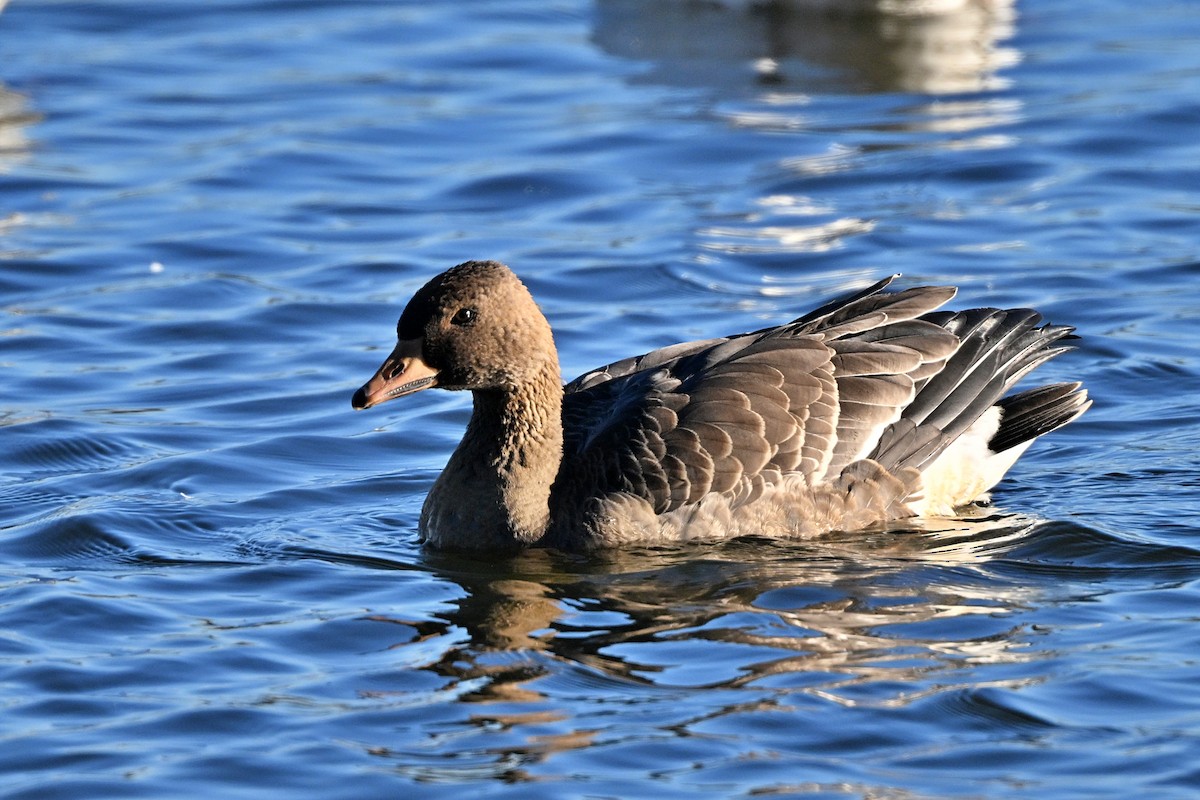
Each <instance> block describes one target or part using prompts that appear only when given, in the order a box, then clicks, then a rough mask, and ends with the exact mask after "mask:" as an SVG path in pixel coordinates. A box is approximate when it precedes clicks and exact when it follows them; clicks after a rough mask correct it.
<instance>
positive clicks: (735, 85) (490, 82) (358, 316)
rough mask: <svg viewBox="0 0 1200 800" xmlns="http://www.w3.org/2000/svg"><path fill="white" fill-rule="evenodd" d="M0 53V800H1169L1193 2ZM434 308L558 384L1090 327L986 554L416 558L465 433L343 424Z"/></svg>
mask: <svg viewBox="0 0 1200 800" xmlns="http://www.w3.org/2000/svg"><path fill="white" fill-rule="evenodd" d="M938 5H945V6H948V7H949V6H953V5H955V4H954V3H949V2H948V3H945V4H938ZM0 35H2V36H3V39H2V42H3V43H2V45H0V49H2V53H3V58H2V59H0V65H2V66H0V185H2V186H3V189H4V191H3V201H2V203H3V205H2V206H0V259H2V261H0V333H2V334H3V335H2V336H0V366H2V368H3V381H2V382H0V532H2V533H0V565H2V566H0V568H2V570H3V572H2V573H0V631H2V633H0V675H2V676H3V681H2V683H0V686H2V687H3V688H2V689H0V705H2V708H3V712H4V713H3V715H2V717H0V719H2V721H0V739H2V740H3V748H0V773H3V780H2V781H0V786H2V787H3V788H0V793H2V794H3V796H4V797H11V798H22V797H30V798H32V797H37V798H49V797H63V798H81V797H88V798H102V797H113V798H129V797H184V796H189V797H190V796H195V797H207V796H219V797H223V798H239V797H254V798H263V797H289V798H291V797H296V796H302V797H322V798H341V797H344V798H361V797H386V796H395V795H398V794H404V795H406V796H410V795H411V796H438V797H442V796H445V797H458V796H463V795H479V796H485V795H486V796H514V797H522V798H526V797H547V798H564V797H646V796H653V797H655V798H668V797H757V796H805V797H922V798H927V797H928V798H934V797H936V798H943V797H944V798H952V797H953V798H957V797H1029V796H1038V797H1088V798H1095V797H1106V796H1107V797H1122V798H1124V797H1134V796H1136V797H1147V798H1155V797H1186V796H1190V795H1191V794H1192V793H1193V792H1194V790H1195V788H1196V787H1197V786H1198V785H1200V773H1198V771H1197V767H1196V764H1197V763H1200V742H1198V735H1200V692H1197V691H1196V689H1195V688H1194V687H1195V684H1196V674H1197V673H1196V670H1197V667H1196V664H1197V659H1198V658H1200V634H1198V633H1197V631H1198V630H1200V628H1198V627H1197V625H1196V619H1197V612H1196V609H1197V608H1200V591H1198V587H1200V583H1198V581H1200V549H1198V547H1197V543H1196V542H1197V540H1196V539H1194V538H1193V537H1194V536H1196V535H1197V513H1198V511H1200V479H1198V477H1197V476H1198V474H1200V470H1198V464H1197V456H1196V453H1197V452H1198V451H1200V422H1198V420H1200V400H1198V399H1197V398H1198V397H1200V361H1198V355H1200V351H1198V348H1197V345H1196V331H1197V330H1200V328H1198V327H1197V324H1198V321H1200V293H1198V290H1197V281H1198V279H1200V255H1198V250H1200V245H1198V243H1200V201H1198V200H1197V196H1198V195H1197V191H1198V189H1200V166H1198V165H1200V144H1198V142H1200V137H1197V135H1196V131H1197V129H1198V128H1200V101H1198V100H1197V98H1200V57H1198V56H1197V53H1200V14H1197V13H1196V12H1195V11H1194V10H1193V9H1192V7H1191V6H1190V5H1188V4H1181V3H1171V2H1168V1H1167V0H1148V2H1147V3H1143V4H1140V5H1138V7H1137V9H1136V10H1132V9H1131V8H1130V7H1129V5H1128V4H1126V3H1118V2H1115V1H1113V2H1105V1H1101V2H1083V0H1066V1H1064V2H1055V3H1034V2H1018V3H1016V4H1015V5H1012V4H1009V3H1005V2H999V1H997V2H991V3H983V2H980V3H972V2H967V3H964V4H962V6H961V7H959V8H957V10H954V9H950V10H946V11H944V12H943V13H938V14H932V15H911V14H903V13H893V14H878V13H862V14H858V13H854V14H850V13H841V14H830V13H823V12H820V11H813V10H811V9H808V8H806V7H805V6H804V5H803V4H801V3H799V2H778V3H766V4H762V5H754V4H746V3H729V4H713V3H700V2H689V1H688V0H674V2H664V3H656V4H647V3H638V2H631V1H630V0H596V2H585V1H584V0H563V2H554V3H544V2H534V1H533V0H512V1H510V2H503V3H499V2H447V1H442V2H437V1H435V2H426V3H405V2H397V3H391V2H368V1H367V0H362V1H361V2H336V3H335V2H286V1H278V0H269V1H267V0H258V1H253V0H222V1H221V2H195V1H194V0H173V1H172V2H165V3H156V4H144V3H133V2H124V1H123V0H113V1H112V2H106V3H82V2H69V1H62V2H59V1H58V0H16V2H14V3H11V4H9V6H8V7H7V8H5V9H4V11H3V14H0ZM469 258H497V259H500V260H503V261H505V262H507V263H509V264H511V265H512V266H513V267H514V268H515V269H516V270H517V271H518V272H519V273H520V274H521V275H522V276H523V277H524V278H525V279H526V281H527V283H528V284H529V285H530V287H531V289H532V290H533V292H534V294H535V295H536V296H537V297H538V299H539V301H540V302H541V304H542V307H543V309H544V310H545V312H546V314H547V315H548V317H549V318H550V320H551V322H552V323H553V325H554V326H555V329H556V335H557V339H558V343H559V347H560V349H561V352H562V362H563V366H564V372H565V373H566V377H568V378H569V377H573V376H574V375H575V374H578V373H579V372H582V371H583V370H585V369H588V368H590V367H593V366H595V365H597V364H601V363H606V362H608V361H611V360H613V359H614V358H618V357H621V356H625V355H630V354H635V353H639V352H643V351H645V350H646V349H648V348H651V347H656V346H661V345H666V344H670V343H673V342H676V341H680V340H683V339H688V338H697V337H705V336H713V335H720V334H724V333H729V332H733V331H740V330H746V329H749V328H752V327H761V326H762V325H765V324H769V323H771V322H776V321H781V320H784V319H787V318H790V317H791V316H795V315H796V314H798V313H799V312H801V311H803V310H807V309H808V308H811V307H812V306H814V305H816V304H818V303H820V302H823V301H824V300H825V299H827V298H828V297H829V296H830V295H832V294H835V293H838V292H842V291H845V290H847V289H850V288H855V287H860V286H863V285H865V284H867V283H868V282H870V281H873V280H875V279H877V278H878V277H879V276H881V275H884V274H889V273H892V272H902V273H904V278H903V281H905V282H908V283H909V284H910V285H916V284H922V283H930V282H952V283H955V284H957V285H959V286H961V287H962V289H961V293H960V298H959V300H957V301H956V303H958V304H960V305H962V304H984V305H1005V306H1009V305H1011V306H1027V305H1030V306H1036V307H1037V308H1039V309H1041V310H1042V311H1044V312H1045V313H1046V314H1047V316H1048V317H1050V318H1051V319H1053V320H1054V321H1056V322H1062V323H1067V324H1072V325H1075V326H1077V327H1078V329H1079V332H1080V333H1081V334H1082V335H1083V337H1084V338H1083V339H1082V340H1081V341H1080V342H1079V343H1078V344H1079V349H1078V350H1077V351H1076V352H1074V353H1071V354H1069V355H1067V356H1064V357H1062V358H1060V359H1058V360H1056V361H1054V362H1053V363H1051V364H1049V365H1047V366H1046V367H1045V368H1043V369H1042V370H1040V371H1039V374H1041V375H1042V376H1043V377H1044V378H1045V379H1046V380H1067V379H1079V380H1083V381H1084V382H1085V383H1086V384H1087V385H1088V387H1089V389H1090V391H1091V393H1092V395H1093V396H1094V397H1095V399H1096V405H1095V407H1094V408H1093V409H1092V410H1091V411H1089V412H1088V414H1087V415H1086V416H1085V417H1083V418H1082V419H1081V420H1079V421H1078V422H1076V423H1074V424H1073V425H1071V426H1069V427H1068V428H1066V429H1064V430H1063V431H1060V432H1059V433H1056V434H1055V435H1054V436H1053V437H1050V438H1049V439H1047V440H1045V441H1043V442H1041V443H1039V444H1038V445H1037V446H1036V447H1035V448H1034V449H1032V450H1031V451H1030V452H1029V453H1028V454H1027V455H1026V456H1025V458H1024V459H1022V461H1021V463H1020V464H1019V466H1018V468H1017V469H1016V470H1015V471H1014V472H1013V474H1012V476H1011V478H1010V479H1009V480H1007V481H1006V482H1005V483H1004V484H1002V485H1001V487H1000V489H999V491H998V492H997V493H996V505H995V506H994V507H993V508H992V509H989V510H987V511H985V512H983V514H982V516H981V518H979V519H975V520H968V521H962V522H953V523H945V524H937V525H930V526H927V527H924V528H922V527H913V526H909V527H908V528H902V529H898V530H895V531H887V532H875V533H872V534H870V535H856V536H849V535H846V536H836V537H830V538H829V539H827V540H822V541H819V542H810V543H776V542H767V541H757V540H745V541H735V542H731V543H728V544H725V545H722V546H719V547H693V548H680V549H672V550H646V551H631V552H622V553H616V554H609V555H606V556H602V557H593V558H576V557H568V556H563V555H559V554H555V553H548V552H530V553H527V554H525V555H523V556H521V557H518V558H515V559H512V560H509V561H502V562H499V563H495V562H493V561H477V560H472V559H469V558H463V557H452V556H447V555H439V554H436V553H428V552H424V551H422V550H421V548H420V547H419V546H418V545H417V544H416V541H415V525H416V518H417V514H418V511H419V508H420V503H421V501H422V499H423V497H424V494H425V492H426V490H427V489H428V487H429V485H430V482H431V481H432V480H433V478H434V476H435V475H436V474H437V472H438V470H439V469H440V468H441V465H442V464H443V463H444V462H445V459H446V457H447V455H448V454H449V452H450V450H451V449H452V448H453V446H454V444H455V443H456V442H457V439H458V437H459V435H460V434H461V430H462V426H463V424H464V422H465V420H466V418H467V415H468V413H469V409H468V405H467V402H468V398H466V397H463V396H459V395H456V394H449V393H437V392H429V393H424V394H422V395H419V396H416V397H412V398H408V399H406V400H404V401H403V402H402V403H401V402H397V403H395V404H389V405H387V406H384V407H383V408H380V409H376V410H374V411H372V412H368V413H353V412H351V410H350V408H349V398H350V395H351V393H352V392H353V390H354V389H355V388H356V387H357V386H358V385H359V384H360V383H361V382H362V381H363V380H365V379H366V378H367V377H368V376H369V375H370V373H371V371H372V370H373V369H374V368H375V366H377V364H378V362H379V361H380V360H381V358H382V356H383V355H384V354H385V353H386V352H387V350H388V349H389V348H390V342H389V338H390V337H391V331H392V326H393V324H394V321H395V318H396V316H397V315H398V313H399V310H400V307H401V306H402V304H403V303H404V301H405V300H406V299H407V298H408V297H409V296H410V295H411V293H412V292H413V291H414V290H415V289H416V288H417V287H419V286H420V285H421V284H422V283H423V282H424V281H425V280H427V279H428V278H429V277H430V276H431V275H433V274H435V273H437V272H439V271H440V270H442V269H444V268H446V267H447V266H450V265H452V264H454V263H458V262H460V261H463V260H466V259H469Z"/></svg>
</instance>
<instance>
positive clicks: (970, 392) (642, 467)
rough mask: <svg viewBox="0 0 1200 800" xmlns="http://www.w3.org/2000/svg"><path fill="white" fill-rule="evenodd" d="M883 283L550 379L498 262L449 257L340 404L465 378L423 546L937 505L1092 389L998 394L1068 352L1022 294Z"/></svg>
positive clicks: (613, 534) (977, 481)
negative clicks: (770, 321)
mask: <svg viewBox="0 0 1200 800" xmlns="http://www.w3.org/2000/svg"><path fill="white" fill-rule="evenodd" d="M897 277H898V276H896V275H893V276H891V277H888V278H885V279H883V280H881V281H879V282H878V283H876V284H874V285H873V286H870V287H869V288H867V289H865V290H862V291H859V292H857V293H854V294H851V295H849V296H846V297H843V298H840V299H838V300H834V301H833V302H830V303H828V304H827V305H823V306H821V307H820V308H818V309H816V310H815V311H812V312H810V313H808V314H805V315H804V316H801V317H799V318H798V319H795V320H793V321H791V322H788V323H786V324H784V325H779V326H776V327H769V328H763V329H761V330H757V331H753V332H750V333H742V334H737V335H733V336H725V337H721V338H714V339H705V340H701V341H694V342H687V343H683V344H676V345H672V346H669V347H664V348H662V349H659V350H654V351H652V352H649V353H645V354H643V355H639V356H635V357H632V358H626V359H622V360H620V361H615V362H613V363H611V364H609V365H607V366H604V367H600V368H598V369H595V370H592V371H590V372H587V373H585V374H583V375H581V376H580V377H578V378H576V379H575V380H573V381H571V382H570V383H568V384H566V385H565V386H564V385H563V384H562V380H561V377H560V373H559V365H558V354H557V351H556V349H555V345H554V338H553V335H552V333H551V329H550V324H549V322H548V321H547V320H546V317H545V316H544V315H543V314H542V312H541V311H540V309H539V308H538V306H537V304H536V303H535V301H534V299H533V297H532V296H531V294H530V292H529V290H528V289H527V288H526V287H525V285H524V284H523V283H522V282H521V280H520V279H519V278H518V277H517V276H516V274H514V273H513V271H512V270H510V269H509V268H508V267H507V266H505V265H503V264H501V263H499V262H496V261H468V262H466V263H463V264H459V265H458V266H455V267H452V268H451V269H449V270H447V271H445V272H443V273H442V274H440V275H438V276H437V277H435V278H433V279H432V280H430V281H429V282H428V283H426V284H425V285H424V286H423V287H422V288H421V289H420V290H419V291H418V292H417V293H416V294H415V295H414V296H413V298H412V299H411V300H410V301H409V303H408V305H407V306H406V307H405V309H404V311H403V313H402V314H401V315H400V320H399V322H398V324H397V328H396V333H397V344H396V346H395V349H394V350H393V351H392V352H391V354H390V355H389V356H388V357H387V358H386V359H385V360H384V362H383V364H382V366H380V367H379V369H378V370H377V371H376V373H375V374H374V376H373V377H372V378H371V379H370V380H368V381H367V382H366V384H364V385H363V386H362V387H361V388H360V389H358V391H357V392H355V394H354V397H353V399H352V405H353V407H354V408H355V409H366V408H370V407H372V406H376V405H379V404H380V403H383V402H385V401H388V400H393V399H395V398H398V397H404V396H406V395H410V394H414V393H416V392H420V391H423V390H425V389H430V388H433V387H437V388H440V389H447V390H451V391H456V390H467V391H470V392H471V394H472V396H473V410H472V414H471V418H470V421H469V422H468V423H467V427H466V432H465V433H464V435H463V437H462V441H461V442H460V443H459V445H458V447H457V448H456V449H455V450H454V452H453V454H452V455H451V456H450V458H449V461H448V462H447V464H446V467H445V469H444V470H443V471H442V473H441V474H440V476H439V477H438V478H437V479H436V481H435V482H434V483H433V486H432V487H431V489H430V491H429V493H428V495H427V497H426V499H425V502H424V505H423V506H422V508H421V516H420V521H419V523H418V533H419V538H420V540H421V541H422V542H423V543H424V544H425V545H427V546H430V547H434V548H443V549H454V550H466V551H477V552H479V551H483V552H488V551H490V552H504V551H515V550H520V549H522V548H527V547H530V546H544V547H553V548H558V549H562V550H569V551H593V550H598V549H602V548H612V547H621V546H640V545H647V546H654V545H669V544H671V543H677V542H684V541H704V540H715V539H725V538H732V537H740V536H766V537H775V538H780V537H793V538H806V537H815V536H819V535H821V534H826V533H830V532H833V531H841V532H853V531H859V530H863V529H868V528H871V527H873V526H876V527H877V526H880V525H884V524H887V523H888V522H890V521H894V520H901V519H904V518H908V517H931V516H932V517H953V516H955V515H956V512H960V511H961V509H963V508H964V507H968V506H970V505H971V504H973V503H980V502H985V501H986V500H987V499H988V492H989V490H991V489H992V487H993V486H995V485H996V483H997V482H999V481H1000V479H1001V478H1002V477H1003V476H1004V474H1005V473H1006V472H1007V471H1008V469H1009V468H1010V467H1011V466H1012V465H1013V463H1014V462H1015V461H1016V460H1017V458H1018V457H1019V456H1020V455H1021V454H1022V453H1023V452H1024V451H1025V450H1026V448H1028V447H1029V445H1030V444H1031V443H1032V442H1033V441H1034V440H1036V439H1037V438H1038V437H1040V436H1042V435H1044V434H1046V433H1049V432H1051V431H1054V430H1056V429H1058V428H1060V427H1062V426H1064V425H1066V424H1067V423H1069V422H1071V421H1072V420H1074V419H1075V418H1077V417H1078V416H1079V415H1080V414H1082V413H1083V412H1084V411H1085V410H1087V408H1088V406H1089V405H1090V403H1091V401H1090V400H1089V399H1088V396H1087V392H1086V390H1085V389H1083V388H1082V384H1081V383H1079V382H1072V383H1054V384H1050V385H1046V386H1041V387H1038V388H1034V389H1028V390H1025V391H1020V392H1017V393H1013V394H1008V390H1009V389H1010V388H1011V387H1012V386H1013V385H1014V384H1015V383H1016V382H1017V381H1018V380H1020V379H1021V378H1022V377H1024V376H1025V375H1026V374H1027V373H1029V372H1030V371H1031V370H1033V369H1034V368H1036V367H1037V366H1039V365H1040V364H1042V363H1044V362H1046V361H1047V360H1049V359H1051V358H1054V357H1055V356H1057V355H1059V354H1061V353H1063V352H1064V351H1067V350H1070V349H1073V348H1072V347H1070V346H1069V345H1066V344H1063V340H1065V339H1068V338H1070V339H1074V338H1076V337H1074V336H1073V335H1072V331H1073V328H1070V327H1067V326H1062V325H1050V324H1040V323H1041V321H1042V317H1041V315H1040V314H1038V313H1037V312H1036V311H1033V310H1030V309H1007V310H1001V309H996V308H973V309H969V310H964V311H939V310H937V309H938V308H939V307H940V306H942V305H943V304H944V303H945V302H947V301H948V300H950V298H952V297H953V296H954V295H955V293H956V289H955V288H954V287H949V286H922V287H916V288H909V289H904V290H902V291H885V289H886V288H887V287H888V286H889V284H891V283H892V282H893V280H895V278H897Z"/></svg>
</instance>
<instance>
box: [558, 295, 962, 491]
mask: <svg viewBox="0 0 1200 800" xmlns="http://www.w3.org/2000/svg"><path fill="white" fill-rule="evenodd" d="M890 282H891V279H887V280H884V281H880V282H879V283H877V284H875V285H874V286H872V287H870V288H869V289H867V290H866V291H863V292H860V293H858V294H856V295H852V296H850V297H847V298H844V299H842V300H839V301H835V302H834V303H830V304H829V305H826V306H823V307H822V308H819V309H817V310H816V311H814V312H811V313H810V314H807V315H805V316H803V317H801V318H799V319H797V320H794V321H793V322H791V323H788V324H786V325H781V326H778V327H774V328H764V329H762V330H759V331H754V332H752V333H745V334H739V335H736V336H731V337H726V338H720V339H709V340H705V341H699V342H689V343H686V344H681V345H674V346H672V347H668V348H664V349H662V350H656V351H653V352H651V353H647V354H645V355H641V356H637V357H635V358H629V359H624V360H622V361H618V362H615V363H613V364H610V365H608V366H606V367H602V368H600V369H597V370H593V371H591V372H589V373H586V374H584V375H582V376H580V377H579V378H578V379H576V380H575V381H572V382H571V383H570V384H568V385H567V387H566V389H565V396H564V408H563V423H564V457H563V465H562V468H561V471H560V473H559V479H558V482H557V483H556V485H555V489H554V493H555V495H556V496H557V497H558V499H559V500H560V501H562V502H565V503H581V502H583V501H585V500H587V499H589V498H595V497H604V496H607V495H612V494H618V493H623V494H631V495H634V496H637V497H641V498H643V499H645V500H646V501H648V502H649V503H650V504H651V506H652V507H653V508H654V510H655V512H656V513H659V514H662V513H665V512H667V511H671V510H673V509H676V508H679V507H680V506H683V505H686V504H689V503H695V502H698V501H699V500H700V499H701V498H702V497H704V496H705V495H706V494H709V493H711V492H719V493H724V494H726V495H727V496H728V497H729V499H730V500H731V502H732V503H734V504H740V503H743V502H748V501H750V500H753V499H754V498H755V497H757V496H758V495H759V494H760V493H761V491H762V488H763V487H764V486H765V485H767V484H769V483H773V482H775V481H778V480H779V479H780V477H781V476H782V475H783V474H785V473H800V474H802V475H804V476H806V478H807V479H808V481H809V482H810V484H815V483H817V482H819V481H821V480H823V479H825V478H826V476H836V475H837V474H839V473H840V472H841V471H842V469H844V468H845V467H846V466H847V465H849V464H850V463H852V462H854V461H856V460H859V459H861V458H863V457H865V456H867V455H869V454H870V453H871V452H873V451H874V450H875V449H876V448H877V446H878V444H879V442H880V440H881V437H883V435H884V433H885V431H887V430H888V429H889V428H890V427H891V426H893V425H894V424H895V423H896V422H897V421H898V420H900V419H901V415H902V413H903V411H904V409H905V408H906V407H907V406H908V405H909V404H910V403H911V402H912V401H913V399H914V397H915V396H916V394H917V389H918V387H920V386H923V385H927V384H928V383H929V381H930V380H931V378H932V377H933V376H935V375H937V374H939V373H940V371H941V369H942V367H944V365H945V364H946V363H947V360H948V359H949V358H950V357H951V356H952V355H953V353H954V352H955V350H956V348H957V347H958V345H959V339H958V337H957V336H955V335H954V334H953V333H951V332H950V331H948V330H947V329H946V328H945V327H943V326H942V325H939V324H937V323H935V322H928V321H924V320H921V319H919V317H920V316H921V315H923V314H927V313H929V312H930V311H931V310H932V309H934V308H937V307H938V306H939V305H941V304H942V303H944V302H945V301H946V300H948V299H949V298H950V297H951V296H953V294H954V290H953V289H949V288H944V287H924V288H918V289H909V290H906V291H903V292H894V293H884V292H883V291H882V290H883V289H884V287H886V286H887V285H888V284H889V283H890ZM910 438H911V437H906V438H904V439H903V440H901V437H892V440H889V443H890V445H891V446H892V448H893V452H894V453H896V454H902V455H903V456H905V457H910V456H911V453H909V452H908V451H907V450H905V447H904V446H902V445H903V444H904V442H908V443H909V444H911V441H910ZM929 446H936V445H929ZM899 458H900V456H899V455H898V456H897V461H898V460H899Z"/></svg>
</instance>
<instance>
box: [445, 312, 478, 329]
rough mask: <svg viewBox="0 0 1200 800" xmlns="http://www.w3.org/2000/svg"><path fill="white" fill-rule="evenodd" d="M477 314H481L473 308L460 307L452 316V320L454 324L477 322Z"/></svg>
mask: <svg viewBox="0 0 1200 800" xmlns="http://www.w3.org/2000/svg"><path fill="white" fill-rule="evenodd" d="M477 316H479V312H478V311H476V310H475V309H473V308H460V309H459V310H458V311H456V312H455V313H454V316H453V317H451V318H450V322H451V324H454V325H470V324H472V323H474V322H475V318H476V317H477Z"/></svg>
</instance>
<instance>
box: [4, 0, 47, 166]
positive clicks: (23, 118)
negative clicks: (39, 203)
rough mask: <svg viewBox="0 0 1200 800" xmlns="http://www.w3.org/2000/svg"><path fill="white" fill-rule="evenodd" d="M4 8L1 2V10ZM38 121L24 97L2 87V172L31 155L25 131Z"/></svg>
mask: <svg viewBox="0 0 1200 800" xmlns="http://www.w3.org/2000/svg"><path fill="white" fill-rule="evenodd" d="M3 7H4V4H3V2H0V9H3ZM37 120H38V117H37V116H36V115H35V114H33V113H31V112H30V111H29V109H28V101H27V100H26V99H25V96H24V95H21V94H18V93H16V92H14V91H11V90H9V89H6V88H4V87H3V86H0V172H7V171H8V168H9V164H10V163H11V162H14V161H16V160H18V159H24V158H26V157H27V156H28V155H29V149H30V146H29V137H27V136H26V135H25V129H26V128H27V127H28V126H29V125H31V124H33V123H34V122H36V121H37Z"/></svg>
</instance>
